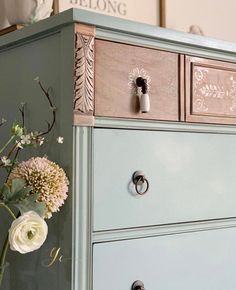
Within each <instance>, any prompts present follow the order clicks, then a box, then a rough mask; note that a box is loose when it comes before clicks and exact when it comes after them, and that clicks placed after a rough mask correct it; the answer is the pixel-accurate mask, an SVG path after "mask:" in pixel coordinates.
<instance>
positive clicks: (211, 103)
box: [192, 65, 236, 116]
mask: <svg viewBox="0 0 236 290" xmlns="http://www.w3.org/2000/svg"><path fill="white" fill-rule="evenodd" d="M192 84H193V86H192V113H193V114H199V113H200V114H201V115H218V116H225V115H226V116H235V115H236V72H234V71H232V70H225V69H221V68H218V67H209V68H208V67H201V66H197V65H196V66H193V74H192Z"/></svg>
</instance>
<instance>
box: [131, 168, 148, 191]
mask: <svg viewBox="0 0 236 290" xmlns="http://www.w3.org/2000/svg"><path fill="white" fill-rule="evenodd" d="M132 180H133V183H134V185H135V190H136V192H137V193H138V194H140V195H143V194H145V193H147V192H148V189H149V182H148V180H147V178H146V177H145V174H144V173H143V172H142V171H141V170H138V171H135V172H134V174H133V178H132Z"/></svg>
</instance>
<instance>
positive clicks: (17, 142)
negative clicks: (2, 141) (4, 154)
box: [16, 140, 23, 149]
mask: <svg viewBox="0 0 236 290" xmlns="http://www.w3.org/2000/svg"><path fill="white" fill-rule="evenodd" d="M16 147H17V148H20V149H23V146H22V145H21V142H20V141H17V140H16Z"/></svg>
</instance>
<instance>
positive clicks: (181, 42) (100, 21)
mask: <svg viewBox="0 0 236 290" xmlns="http://www.w3.org/2000/svg"><path fill="white" fill-rule="evenodd" d="M76 22H79V23H84V24H91V25H94V26H96V28H97V30H98V32H99V31H100V32H104V31H106V33H110V34H120V35H126V36H131V37H135V38H140V39H146V40H147V41H152V42H154V43H155V42H156V45H157V46H158V44H160V43H164V44H171V45H172V46H173V45H175V46H176V47H178V48H179V51H180V52H181V49H182V48H183V52H185V50H184V48H185V47H187V48H189V49H190V50H191V48H193V49H195V50H196V49H199V50H203V51H204V50H206V51H209V52H211V51H212V52H217V53H222V54H226V55H227V54H228V55H234V54H235V53H236V43H233V42H227V41H223V40H219V39H214V38H209V37H205V36H199V35H194V34H190V33H184V32H179V31H174V30H170V29H166V28H162V27H158V26H154V25H148V24H143V23H139V22H134V21H130V20H124V19H121V18H117V17H113V16H107V15H101V14H98V13H94V12H89V11H85V10H80V9H70V10H67V11H65V12H62V13H60V14H58V15H55V16H53V17H50V18H47V19H45V20H43V21H39V22H38V23H35V24H33V25H30V26H27V27H25V28H23V29H21V30H18V31H14V32H11V33H9V34H7V35H4V36H1V37H0V49H3V48H6V47H9V46H12V45H14V44H16V43H20V42H24V41H25V40H30V39H34V38H36V37H38V36H40V35H43V34H45V33H50V32H53V31H57V30H60V29H61V28H62V27H65V26H68V25H71V24H73V23H76ZM98 36H99V33H98ZM140 44H142V43H140Z"/></svg>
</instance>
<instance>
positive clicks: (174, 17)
mask: <svg viewBox="0 0 236 290" xmlns="http://www.w3.org/2000/svg"><path fill="white" fill-rule="evenodd" d="M160 1H161V3H160V5H161V20H160V21H161V26H163V27H166V28H170V29H175V30H179V31H184V32H189V31H190V27H191V26H192V28H191V29H193V26H194V27H195V28H196V29H197V30H198V31H196V32H199V33H197V34H203V35H205V36H209V37H214V38H219V39H223V40H228V41H234V42H235V41H236V33H235V31H234V30H235V29H234V28H235V25H236V19H235V11H236V1H235V0H227V1H215V0H187V1H186V0H160ZM200 32H202V33H200Z"/></svg>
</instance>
